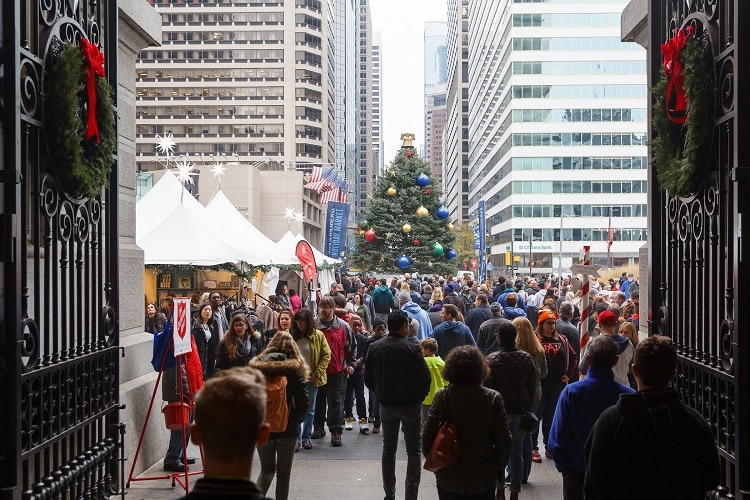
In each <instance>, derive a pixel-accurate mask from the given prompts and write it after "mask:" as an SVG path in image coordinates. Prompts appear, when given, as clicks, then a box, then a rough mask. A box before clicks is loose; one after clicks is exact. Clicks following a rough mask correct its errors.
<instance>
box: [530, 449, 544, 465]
mask: <svg viewBox="0 0 750 500" xmlns="http://www.w3.org/2000/svg"><path fill="white" fill-rule="evenodd" d="M531 461H532V462H534V463H537V464H540V463H542V456H541V455H540V454H539V450H531Z"/></svg>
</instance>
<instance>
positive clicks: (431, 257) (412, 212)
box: [351, 134, 456, 275]
mask: <svg viewBox="0 0 750 500" xmlns="http://www.w3.org/2000/svg"><path fill="white" fill-rule="evenodd" d="M401 138H402V139H403V140H404V146H403V147H402V148H401V149H400V150H399V152H398V154H397V155H396V158H395V159H394V160H393V162H392V163H391V165H390V168H389V169H388V170H387V172H386V173H385V174H384V175H383V176H381V177H380V178H379V179H378V183H377V185H376V186H375V189H374V192H373V198H372V199H371V200H370V201H369V202H368V204H367V208H366V210H365V217H364V219H362V220H361V221H360V222H359V234H358V235H357V236H356V237H355V245H356V249H355V251H354V253H353V254H352V255H351V258H352V261H353V263H354V265H355V266H356V267H358V268H360V269H362V270H365V271H376V272H381V273H384V272H385V273H395V272H405V271H409V272H415V271H416V272H419V273H421V274H442V275H447V274H450V273H455V272H456V261H455V258H456V251H455V250H454V249H453V244H454V241H455V235H454V234H453V232H452V231H453V224H451V222H450V220H449V219H448V215H449V212H448V209H447V208H445V206H443V203H442V201H440V196H441V192H440V187H439V186H438V185H437V184H436V182H435V180H434V179H433V178H432V176H431V175H430V173H431V169H430V165H429V164H428V163H427V162H426V161H424V160H423V159H421V158H419V156H418V155H417V152H416V150H415V149H414V147H412V146H411V141H412V140H413V138H414V136H413V134H402V136H401Z"/></svg>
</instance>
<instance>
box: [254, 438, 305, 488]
mask: <svg viewBox="0 0 750 500" xmlns="http://www.w3.org/2000/svg"><path fill="white" fill-rule="evenodd" d="M295 442H296V439H294V438H293V437H289V438H281V439H269V440H268V442H266V444H264V445H263V446H258V448H257V449H258V458H260V475H259V476H258V488H260V491H262V492H263V494H264V495H265V494H266V492H267V491H268V487H269V486H271V482H272V481H273V476H274V475H276V494H275V495H274V496H275V498H276V500H286V499H287V497H289V478H291V477H292V462H293V461H294V445H295Z"/></svg>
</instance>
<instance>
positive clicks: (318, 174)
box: [309, 165, 323, 183]
mask: <svg viewBox="0 0 750 500" xmlns="http://www.w3.org/2000/svg"><path fill="white" fill-rule="evenodd" d="M322 174H323V169H322V168H320V167H318V166H317V165H314V166H313V168H312V173H311V174H310V181H309V182H310V183H313V182H318V181H320V179H321V178H322Z"/></svg>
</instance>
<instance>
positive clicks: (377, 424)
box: [372, 418, 380, 434]
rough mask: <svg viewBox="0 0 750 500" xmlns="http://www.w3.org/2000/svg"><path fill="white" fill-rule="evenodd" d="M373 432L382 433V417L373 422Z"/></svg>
mask: <svg viewBox="0 0 750 500" xmlns="http://www.w3.org/2000/svg"><path fill="white" fill-rule="evenodd" d="M372 433H373V434H380V419H379V418H376V419H375V423H374V424H372Z"/></svg>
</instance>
